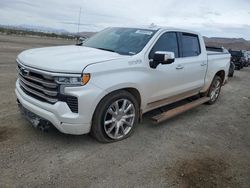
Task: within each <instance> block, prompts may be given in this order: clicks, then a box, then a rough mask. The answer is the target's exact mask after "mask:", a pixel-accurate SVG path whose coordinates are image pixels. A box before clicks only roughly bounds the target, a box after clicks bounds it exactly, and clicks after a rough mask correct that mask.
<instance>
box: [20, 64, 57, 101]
mask: <svg viewBox="0 0 250 188" xmlns="http://www.w3.org/2000/svg"><path fill="white" fill-rule="evenodd" d="M17 72H18V78H19V84H20V86H21V88H22V90H23V91H24V92H25V93H27V94H28V95H31V96H32V97H34V98H37V99H39V100H42V101H45V102H48V103H52V104H53V103H56V102H57V101H58V97H59V92H58V91H59V85H58V84H57V83H56V82H55V81H54V78H53V77H52V76H49V75H45V74H41V73H39V72H35V71H33V70H30V69H28V68H26V67H23V66H21V65H20V64H18V66H17Z"/></svg>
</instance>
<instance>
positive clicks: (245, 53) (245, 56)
mask: <svg viewBox="0 0 250 188" xmlns="http://www.w3.org/2000/svg"><path fill="white" fill-rule="evenodd" d="M243 54H244V66H245V67H248V66H249V63H250V62H249V55H250V54H249V52H248V51H243Z"/></svg>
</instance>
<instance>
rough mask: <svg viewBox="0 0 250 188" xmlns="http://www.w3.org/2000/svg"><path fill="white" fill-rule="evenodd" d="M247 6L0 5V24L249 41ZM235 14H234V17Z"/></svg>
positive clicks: (81, 1) (167, 2)
mask: <svg viewBox="0 0 250 188" xmlns="http://www.w3.org/2000/svg"><path fill="white" fill-rule="evenodd" d="M249 5H250V3H249V1H248V0H238V1H227V0H217V1H203V0H192V3H190V1H185V0H179V1H175V0H147V1H145V0H137V1H135V0H116V1H113V0H105V1H101V0H91V1H87V0H71V1H68V0H53V1H51V0H36V1H30V0H1V1H0V24H10V25H12V24H14V25H21V24H26V25H40V26H46V27H52V28H62V29H66V30H69V31H71V32H76V31H77V25H75V23H77V22H78V15H79V9H80V7H81V8H82V14H81V25H80V29H81V30H84V31H91V30H94V31H98V30H100V29H103V28H104V27H108V26H128V25H149V24H151V23H155V24H157V25H163V26H171V27H179V28H185V29H194V30H197V31H200V32H201V33H202V34H204V35H207V36H224V35H225V36H228V37H244V38H247V39H250V36H249V33H250V28H249V27H248V26H246V24H247V23H248V22H249V20H250V15H249V14H250V12H249V9H248V7H249ZM232 10H237V11H232Z"/></svg>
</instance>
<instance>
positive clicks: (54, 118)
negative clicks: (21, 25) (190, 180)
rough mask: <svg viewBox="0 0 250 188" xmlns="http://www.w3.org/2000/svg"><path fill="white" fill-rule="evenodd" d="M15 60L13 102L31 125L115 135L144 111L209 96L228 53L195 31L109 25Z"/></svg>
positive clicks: (214, 94)
mask: <svg viewBox="0 0 250 188" xmlns="http://www.w3.org/2000/svg"><path fill="white" fill-rule="evenodd" d="M16 61H17V70H18V79H17V82H16V89H15V93H16V96H17V102H18V104H19V106H20V107H21V109H22V111H24V112H25V115H26V117H27V118H28V120H30V121H31V122H32V124H33V125H34V126H36V127H44V125H49V124H52V125H53V126H54V127H56V128H57V129H58V130H59V131H61V132H63V133H65V134H73V135H81V134H86V133H90V132H91V134H92V135H93V136H94V137H95V138H96V139H97V140H99V141H101V142H113V141H119V140H122V139H124V138H127V137H128V136H130V135H131V134H132V132H133V131H134V129H135V127H136V124H137V123H138V122H139V121H140V120H141V118H142V115H143V114H145V113H146V112H149V111H152V110H154V109H157V108H160V107H162V106H166V105H169V104H173V103H176V102H178V101H181V100H183V99H186V98H189V97H192V96H199V97H200V98H203V100H202V101H203V102H206V103H208V104H213V103H214V102H215V101H216V100H217V98H218V97H219V94H220V90H221V86H222V85H223V84H224V83H225V82H226V81H227V75H228V70H229V65H230V54H229V53H228V52H227V51H226V50H225V51H222V52H218V51H216V50H215V51H207V50H206V47H205V44H204V41H203V37H202V36H201V35H200V34H199V33H197V32H193V31H188V30H183V29H175V28H164V27H128V28H125V27H112V28H107V29H105V30H103V31H101V32H99V33H97V34H96V35H94V36H92V37H91V38H89V39H88V40H86V41H85V42H84V43H83V44H82V45H70V46H59V47H45V48H37V49H30V50H27V51H24V52H22V53H21V54H19V55H18V57H17V60H16ZM204 97H205V100H204ZM196 104H197V103H196Z"/></svg>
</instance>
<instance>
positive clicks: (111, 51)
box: [96, 48, 117, 53]
mask: <svg viewBox="0 0 250 188" xmlns="http://www.w3.org/2000/svg"><path fill="white" fill-rule="evenodd" d="M96 49H99V50H105V51H109V52H115V53H117V52H116V51H114V50H110V49H106V48H96Z"/></svg>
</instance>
